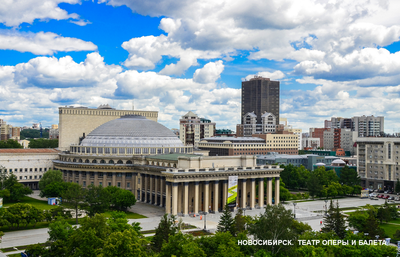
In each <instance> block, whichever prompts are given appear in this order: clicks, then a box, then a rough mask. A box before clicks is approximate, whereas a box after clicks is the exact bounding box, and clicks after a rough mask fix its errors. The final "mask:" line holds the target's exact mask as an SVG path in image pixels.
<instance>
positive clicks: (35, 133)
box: [20, 128, 49, 139]
mask: <svg viewBox="0 0 400 257" xmlns="http://www.w3.org/2000/svg"><path fill="white" fill-rule="evenodd" d="M20 137H21V139H25V138H39V137H40V130H38V129H24V130H21V132H20ZM42 137H43V138H49V129H47V128H46V129H43V131H42Z"/></svg>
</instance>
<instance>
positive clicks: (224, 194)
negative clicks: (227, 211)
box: [221, 180, 228, 209]
mask: <svg viewBox="0 0 400 257" xmlns="http://www.w3.org/2000/svg"><path fill="white" fill-rule="evenodd" d="M222 189H223V192H222V201H223V202H222V205H221V208H222V209H224V208H225V205H226V204H227V203H228V180H224V182H223V188H222Z"/></svg>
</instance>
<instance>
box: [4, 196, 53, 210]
mask: <svg viewBox="0 0 400 257" xmlns="http://www.w3.org/2000/svg"><path fill="white" fill-rule="evenodd" d="M18 203H29V204H31V205H33V206H35V207H36V208H38V209H41V210H50V209H54V208H56V207H57V205H49V204H47V201H42V200H37V199H34V198H31V197H29V196H24V197H23V198H22V199H21V201H19V202H18ZM14 204H15V203H4V204H3V207H10V206H11V205H14Z"/></svg>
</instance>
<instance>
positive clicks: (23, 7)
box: [0, 0, 81, 27]
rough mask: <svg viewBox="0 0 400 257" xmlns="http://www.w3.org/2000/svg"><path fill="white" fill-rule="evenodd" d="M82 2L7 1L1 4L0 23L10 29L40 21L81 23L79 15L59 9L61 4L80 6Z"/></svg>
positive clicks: (64, 0)
mask: <svg viewBox="0 0 400 257" xmlns="http://www.w3.org/2000/svg"><path fill="white" fill-rule="evenodd" d="M80 2H81V0H44V1H37V0H14V1H10V0H5V1H2V2H1V3H0V23H3V24H5V25H6V26H9V27H16V26H18V25H20V24H21V23H24V22H26V23H32V22H33V21H34V20H36V19H40V20H48V19H55V20H66V19H72V20H74V21H79V20H80V19H79V15H78V14H76V13H71V14H69V13H68V12H67V11H65V10H63V9H61V8H60V7H58V5H59V4H60V3H69V4H78V3H80Z"/></svg>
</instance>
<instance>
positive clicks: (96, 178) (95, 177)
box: [68, 172, 99, 186]
mask: <svg viewBox="0 0 400 257" xmlns="http://www.w3.org/2000/svg"><path fill="white" fill-rule="evenodd" d="M68 182H69V181H68ZM94 185H95V186H98V185H99V173H98V172H95V173H94Z"/></svg>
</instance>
